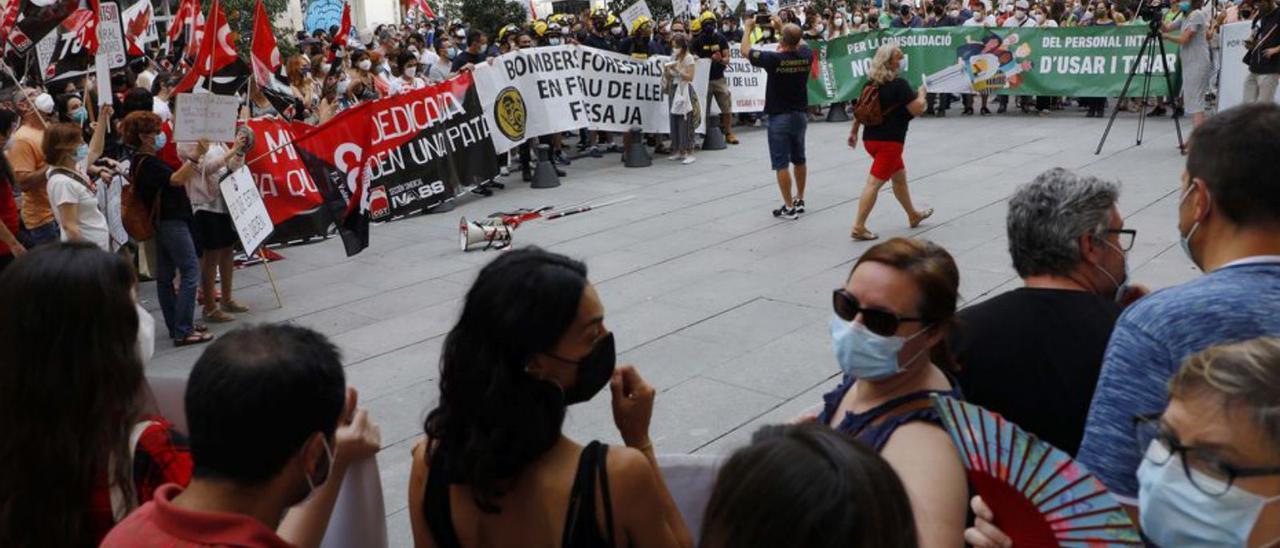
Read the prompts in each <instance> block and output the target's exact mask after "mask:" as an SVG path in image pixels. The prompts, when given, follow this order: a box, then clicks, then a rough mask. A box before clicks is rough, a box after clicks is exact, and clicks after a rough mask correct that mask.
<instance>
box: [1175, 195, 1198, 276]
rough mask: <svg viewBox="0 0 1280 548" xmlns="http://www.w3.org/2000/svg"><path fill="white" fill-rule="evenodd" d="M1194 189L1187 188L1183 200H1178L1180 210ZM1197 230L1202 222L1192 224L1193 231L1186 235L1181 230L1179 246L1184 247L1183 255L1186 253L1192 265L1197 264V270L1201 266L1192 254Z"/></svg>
mask: <svg viewBox="0 0 1280 548" xmlns="http://www.w3.org/2000/svg"><path fill="white" fill-rule="evenodd" d="M1193 184H1194V183H1193ZM1193 188H1194V187H1190V186H1189V187H1187V191H1186V192H1183V193H1182V198H1181V199H1179V200H1178V208H1179V209H1181V208H1182V203H1183V202H1185V201H1187V196H1190V195H1191V190H1192V189H1193ZM1197 230H1200V221H1196V222H1194V223H1192V224H1191V230H1188V231H1187V233H1186V234H1182V233H1181V230H1179V233H1178V245H1179V246H1181V247H1182V253H1184V254H1185V255H1186V256H1187V258H1188V259H1190V260H1191V263H1192V264H1195V265H1196V267H1197V268H1199V267H1200V265H1199V264H1198V263H1196V257H1195V255H1193V254H1192V253H1191V237H1192V236H1195V235H1196V231H1197Z"/></svg>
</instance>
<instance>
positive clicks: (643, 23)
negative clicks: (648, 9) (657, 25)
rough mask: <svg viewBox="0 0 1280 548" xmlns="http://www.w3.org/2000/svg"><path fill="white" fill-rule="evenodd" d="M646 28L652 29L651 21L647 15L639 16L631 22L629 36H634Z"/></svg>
mask: <svg viewBox="0 0 1280 548" xmlns="http://www.w3.org/2000/svg"><path fill="white" fill-rule="evenodd" d="M646 27H649V28H652V27H653V19H650V18H649V17H648V16H647V15H641V16H640V17H637V18H636V20H635V21H632V22H631V34H635V33H637V32H639V31H640V29H643V28H646Z"/></svg>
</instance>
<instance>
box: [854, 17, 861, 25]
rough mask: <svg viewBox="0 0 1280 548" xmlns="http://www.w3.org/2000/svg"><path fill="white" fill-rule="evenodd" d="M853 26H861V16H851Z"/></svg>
mask: <svg viewBox="0 0 1280 548" xmlns="http://www.w3.org/2000/svg"><path fill="white" fill-rule="evenodd" d="M853 24H855V25H861V24H862V16H861V15H855V16H853Z"/></svg>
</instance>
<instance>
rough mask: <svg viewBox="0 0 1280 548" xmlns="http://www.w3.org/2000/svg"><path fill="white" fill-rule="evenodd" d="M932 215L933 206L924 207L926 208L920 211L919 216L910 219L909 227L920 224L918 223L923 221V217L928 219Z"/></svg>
mask: <svg viewBox="0 0 1280 548" xmlns="http://www.w3.org/2000/svg"><path fill="white" fill-rule="evenodd" d="M932 216H933V208H932V207H931V208H929V209H926V210H924V211H921V212H920V216H919V217H917V218H916V219H915V220H913V221H911V228H915V227H917V226H920V223H923V222H924V220H925V219H928V218H929V217H932Z"/></svg>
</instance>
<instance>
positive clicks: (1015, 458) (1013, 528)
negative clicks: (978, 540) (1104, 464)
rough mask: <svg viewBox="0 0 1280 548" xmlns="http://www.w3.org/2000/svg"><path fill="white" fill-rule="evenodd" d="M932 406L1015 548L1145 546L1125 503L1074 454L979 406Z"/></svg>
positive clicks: (952, 402) (948, 402) (948, 401)
mask: <svg viewBox="0 0 1280 548" xmlns="http://www.w3.org/2000/svg"><path fill="white" fill-rule="evenodd" d="M933 406H934V408H936V409H937V410H938V413H939V414H940V415H941V416H942V423H943V425H945V426H946V428H947V432H948V433H950V434H951V440H952V441H953V442H955V446H956V450H957V451H959V452H960V460H961V461H962V462H963V464H964V467H965V469H966V470H968V477H969V483H970V485H972V486H973V489H974V491H975V492H976V493H977V494H978V495H981V496H982V500H983V501H984V502H986V503H987V506H989V507H990V508H991V511H992V512H994V513H995V525H996V527H999V528H1000V530H1002V531H1004V532H1005V534H1007V535H1009V538H1011V539H1013V545H1014V546H1016V547H1018V548H1030V547H1034V548H1039V547H1042V546H1044V547H1052V546H1072V547H1075V546H1080V547H1095V546H1123V545H1132V546H1141V545H1142V539H1141V537H1140V536H1139V535H1138V531H1137V529H1136V528H1135V527H1134V526H1133V522H1131V521H1130V520H1129V516H1128V515H1127V514H1125V513H1124V510H1123V509H1121V508H1120V504H1119V503H1118V502H1116V500H1115V499H1114V498H1112V497H1111V494H1110V493H1108V492H1107V489H1106V488H1105V487H1103V486H1102V483H1100V482H1099V481H1098V480H1097V478H1094V477H1093V476H1092V475H1090V474H1089V473H1088V472H1086V471H1085V470H1084V469H1083V468H1081V467H1080V465H1078V464H1076V462H1075V461H1074V460H1072V459H1071V456H1070V455H1068V454H1066V453H1065V452H1063V451H1061V450H1059V449H1057V448H1055V447H1053V446H1051V445H1049V444H1048V443H1045V442H1043V441H1041V440H1040V439H1038V438H1036V436H1035V435H1034V434H1030V433H1028V432H1026V431H1023V430H1022V429H1021V428H1018V426H1017V425H1015V424H1013V423H1011V422H1008V421H1006V420H1004V418H1003V417H1001V416H1000V415H998V414H996V413H992V412H991V411H987V410H986V409H983V408H981V407H978V406H976V405H973V404H970V403H965V402H962V401H959V400H956V399H954V398H950V397H947V396H943V395H939V394H934V395H933Z"/></svg>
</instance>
